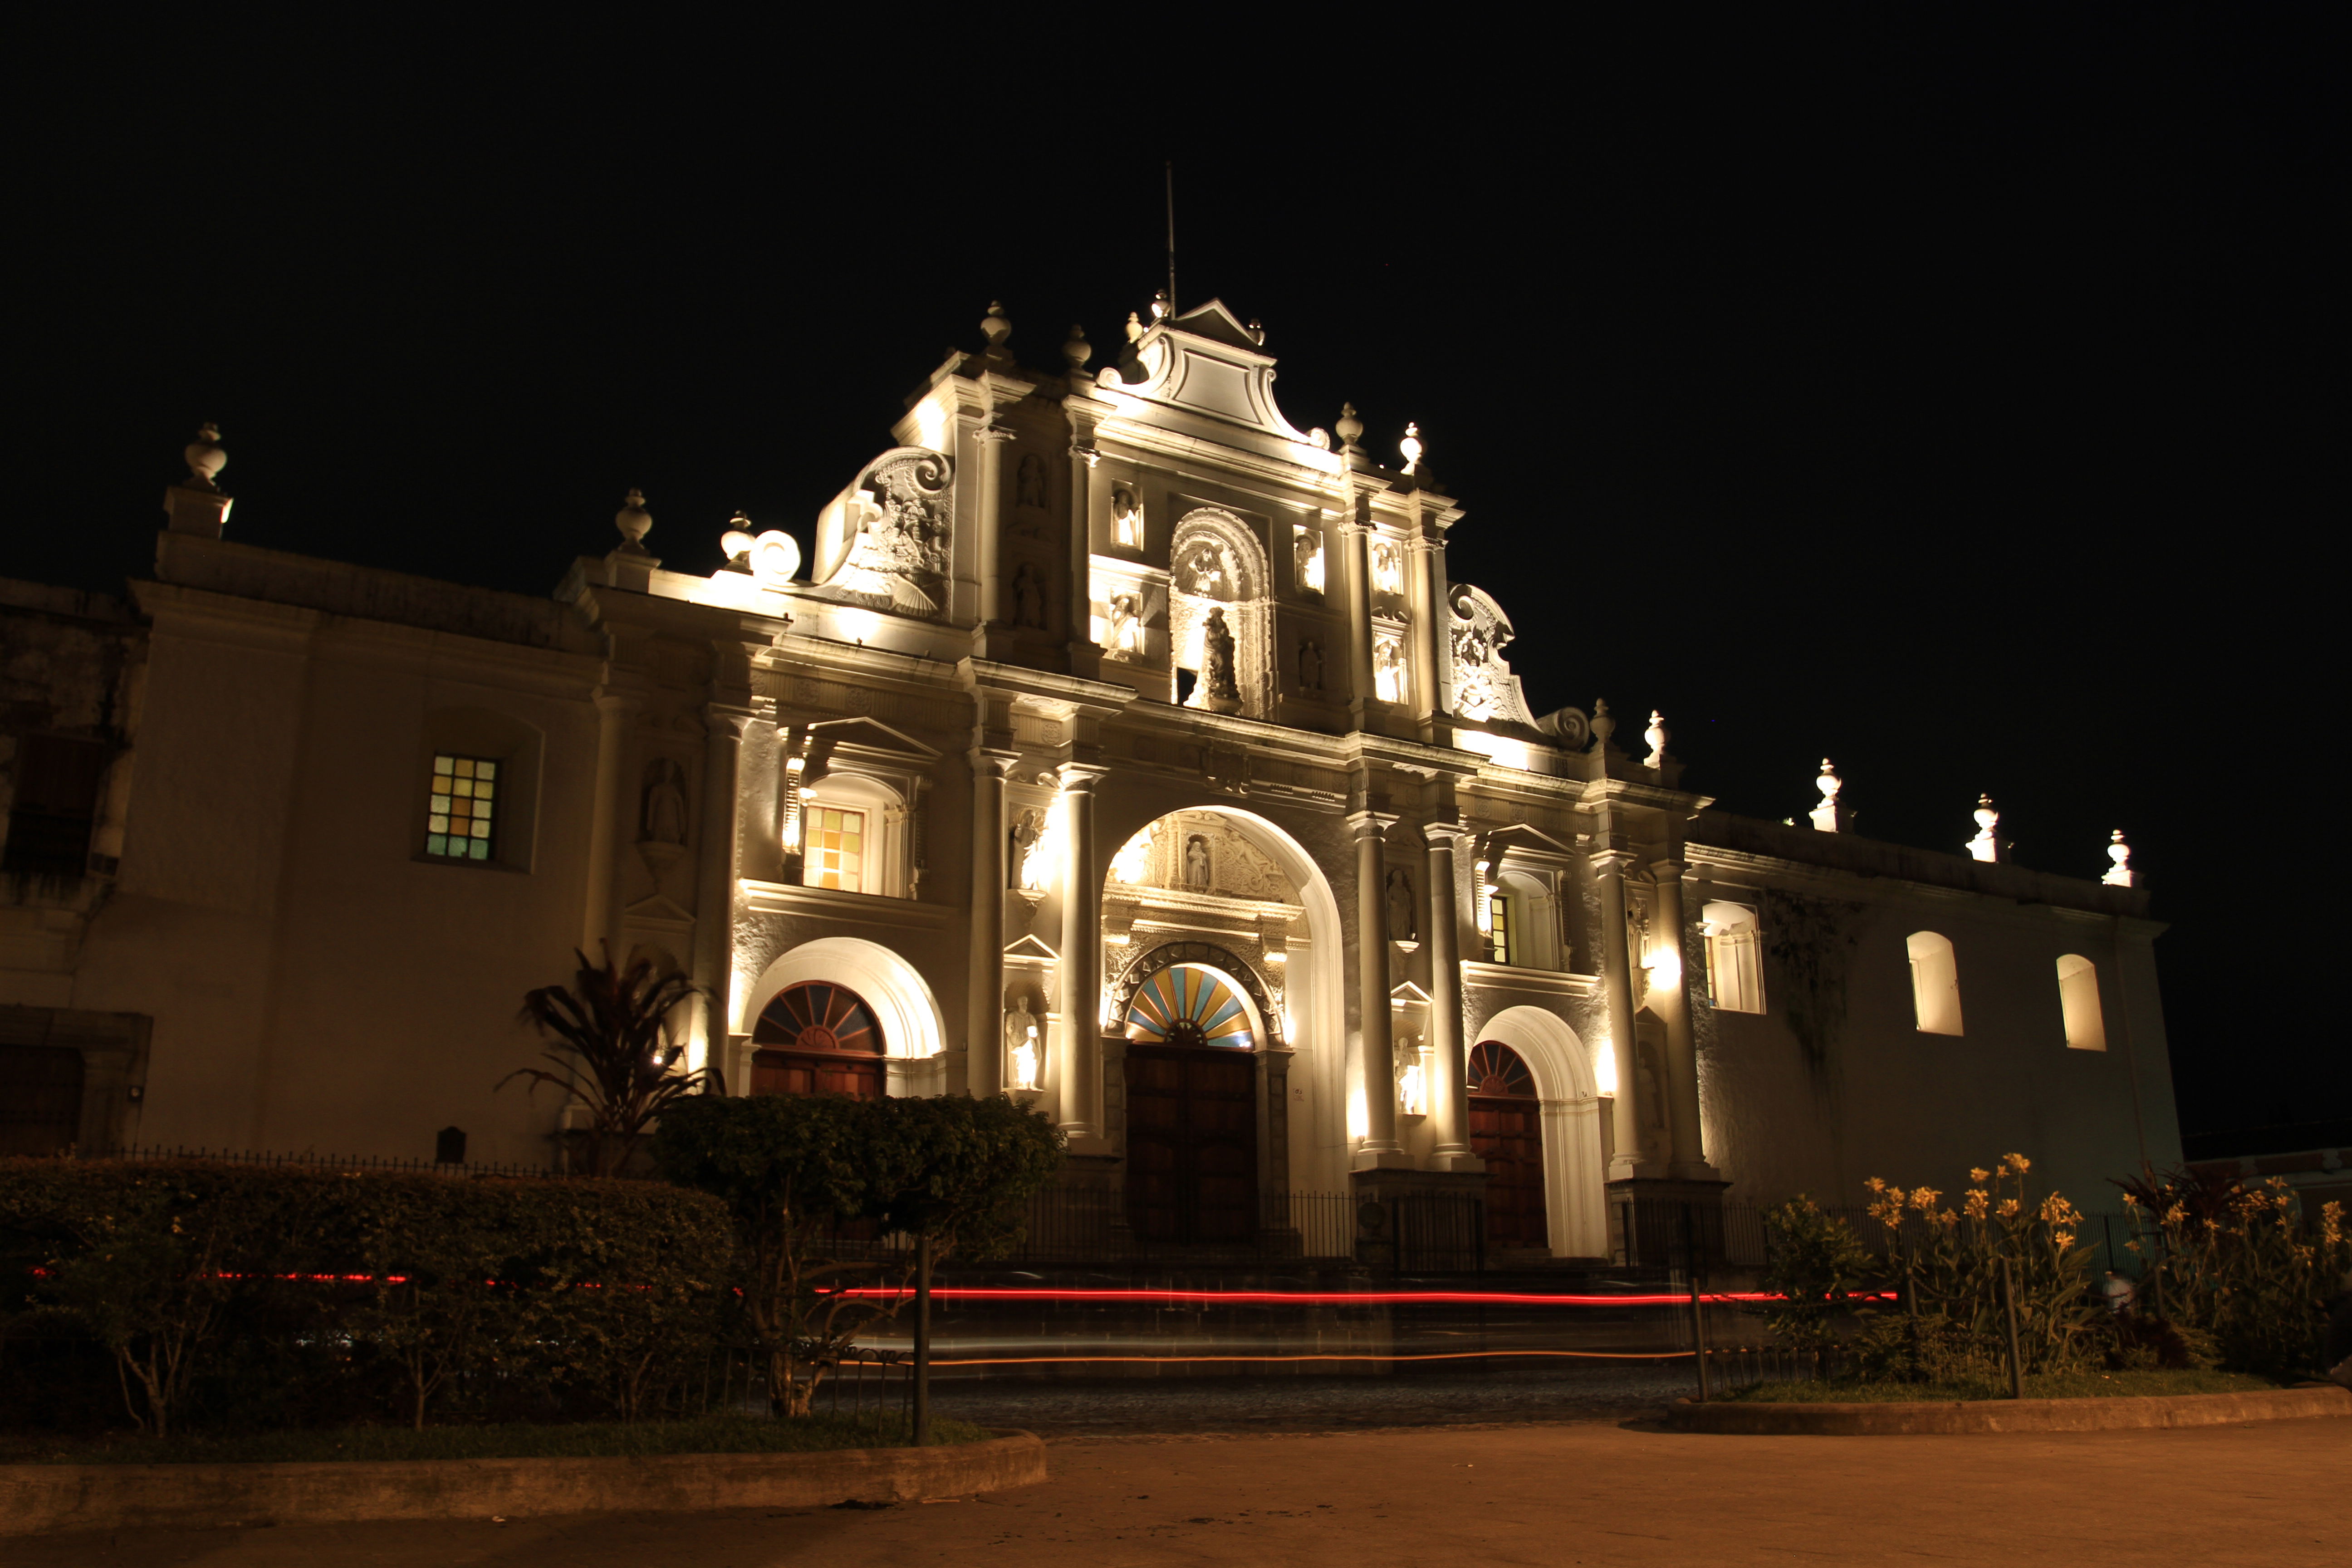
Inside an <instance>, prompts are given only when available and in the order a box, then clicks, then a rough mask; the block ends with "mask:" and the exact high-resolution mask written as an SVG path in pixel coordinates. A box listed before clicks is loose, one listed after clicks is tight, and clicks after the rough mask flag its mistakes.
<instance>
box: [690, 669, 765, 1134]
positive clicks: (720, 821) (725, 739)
mask: <svg viewBox="0 0 2352 1568" xmlns="http://www.w3.org/2000/svg"><path fill="white" fill-rule="evenodd" d="M750 722H751V714H750V713H748V712H746V711H745V710H742V709H740V708H721V707H719V706H717V705H716V704H714V705H713V706H711V707H710V708H709V709H708V710H705V712H704V714H703V732H704V735H705V740H704V743H703V753H702V838H701V840H700V849H701V856H700V858H699V860H698V863H697V866H696V869H695V875H694V976H693V978H694V984H695V988H696V989H697V990H698V991H700V992H701V993H702V1000H701V1005H700V1007H699V1008H698V1013H699V1015H700V1023H701V1029H702V1063H701V1065H703V1066H705V1067H715V1068H718V1069H719V1076H720V1077H721V1078H722V1079H726V1080H727V1087H728V1088H729V1089H730V1091H732V1092H734V1093H737V1094H740V1093H742V1092H743V1090H744V1089H746V1088H748V1087H749V1086H748V1085H742V1084H738V1083H736V1082H735V1081H734V1073H735V1064H734V1063H732V1062H730V1061H729V1060H727V1059H726V1056H727V1026H728V1025H729V1023H730V1022H731V1019H730V1017H729V1015H728V1002H729V994H730V989H731V987H732V984H733V981H734V970H735V868H736V863H737V862H736V854H737V847H736V826H735V803H736V800H737V798H738V787H739V780H740V776H741V763H742V757H743V727H744V726H745V725H747V724H749V723H750Z"/></svg>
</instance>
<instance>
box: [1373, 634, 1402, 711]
mask: <svg viewBox="0 0 2352 1568" xmlns="http://www.w3.org/2000/svg"><path fill="white" fill-rule="evenodd" d="M1372 695H1373V696H1375V697H1377V698H1379V699H1380V700H1381V701H1383V702H1402V701H1403V700H1404V649H1403V648H1402V647H1400V646H1398V643H1397V639H1396V638H1394V637H1378V638H1375V639H1374V640H1373V642H1372Z"/></svg>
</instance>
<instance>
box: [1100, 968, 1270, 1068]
mask: <svg viewBox="0 0 2352 1568" xmlns="http://www.w3.org/2000/svg"><path fill="white" fill-rule="evenodd" d="M1127 1037H1128V1038H1129V1039H1130V1040H1134V1041H1137V1042H1139V1044H1143V1045H1152V1046H1230V1047H1234V1048H1235V1049H1238V1050H1244V1051H1248V1050H1255V1049H1256V1048H1257V1038H1256V1037H1255V1035H1254V1034H1252V1033H1251V1030H1250V1012H1249V1006H1248V1005H1247V1004H1246V1003H1244V1001H1243V1000H1242V994H1241V991H1240V990H1239V988H1238V987H1236V986H1235V985H1234V983H1233V982H1232V981H1230V980H1228V979H1226V978H1225V977H1224V976H1223V975H1222V974H1220V973H1217V972H1216V971H1215V970H1213V969H1208V968H1204V967H1202V966H1201V965H1199V964H1196V963H1175V964H1171V965H1169V967H1167V968H1166V969H1163V970H1161V971H1160V973H1157V974H1155V975H1153V976H1152V977H1151V978H1150V979H1149V980H1147V981H1145V982H1144V983H1143V984H1140V985H1139V986H1137V987H1136V989H1135V994H1134V995H1133V996H1131V997H1129V999H1128V1004H1127Z"/></svg>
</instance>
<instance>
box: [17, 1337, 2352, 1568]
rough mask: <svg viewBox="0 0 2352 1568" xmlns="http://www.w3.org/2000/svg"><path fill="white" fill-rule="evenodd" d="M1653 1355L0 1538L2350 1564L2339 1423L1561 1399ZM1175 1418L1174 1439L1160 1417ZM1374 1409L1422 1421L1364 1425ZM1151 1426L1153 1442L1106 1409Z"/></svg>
mask: <svg viewBox="0 0 2352 1568" xmlns="http://www.w3.org/2000/svg"><path fill="white" fill-rule="evenodd" d="M1643 1375H1650V1376H1654V1375H1655V1374H1653V1373H1615V1374H1613V1375H1612V1377H1611V1378H1601V1379H1596V1378H1592V1377H1589V1376H1588V1377H1584V1378H1578V1379H1571V1378H1555V1379H1550V1380H1546V1379H1542V1378H1529V1379H1525V1380H1514V1381H1515V1383H1517V1384H1520V1385H1519V1386H1512V1387H1509V1388H1507V1390H1506V1391H1505V1392H1504V1393H1503V1394H1500V1395H1497V1394H1495V1393H1494V1392H1493V1391H1492V1390H1491V1389H1489V1390H1487V1391H1486V1393H1485V1394H1483V1395H1482V1394H1481V1393H1480V1391H1479V1389H1477V1388H1475V1387H1468V1386H1465V1384H1468V1383H1469V1382H1470V1380H1466V1379H1447V1380H1426V1381H1405V1380H1400V1381H1399V1382H1396V1383H1390V1384H1370V1383H1367V1384H1353V1385H1343V1384H1339V1380H1333V1381H1332V1382H1330V1383H1324V1382H1321V1381H1320V1380H1318V1381H1317V1382H1315V1383H1311V1384H1310V1383H1307V1382H1306V1381H1303V1380H1302V1381H1299V1382H1296V1383H1292V1382H1288V1381H1287V1380H1286V1382H1285V1384H1282V1385H1277V1386H1271V1387H1270V1386H1268V1385H1267V1384H1224V1385H1214V1384H1212V1385H1207V1386H1206V1387H1205V1388H1204V1387H1203V1385H1201V1384H1193V1385H1190V1386H1189V1387H1188V1386H1184V1385H1175V1386H1172V1387H1171V1385H1168V1384H1154V1385H1143V1386H1130V1387H1127V1388H1124V1389H1122V1388H1119V1387H1117V1386H1114V1387H1111V1388H1109V1389H1107V1390H1106V1389H1102V1388H1101V1387H1100V1386H1099V1385H1095V1386H1092V1387H1087V1388H1076V1389H1074V1388H1061V1389H1052V1390H1034V1389H1032V1390H1024V1389H1017V1388H1016V1389H1010V1390H1008V1389H1005V1388H1003V1387H1002V1386H1001V1385H1000V1386H998V1387H995V1388H987V1387H982V1388H974V1389H959V1390H950V1391H949V1398H948V1401H947V1403H948V1405H949V1407H950V1408H951V1409H953V1410H954V1411H955V1413H957V1414H959V1415H967V1416H987V1417H988V1418H991V1419H994V1418H996V1413H999V1412H1013V1411H1018V1410H1021V1409H1023V1408H1024V1407H1025V1408H1026V1409H1027V1410H1029V1411H1030V1412H1031V1413H1032V1415H1034V1416H1035V1417H1036V1418H1037V1422H1038V1425H1040V1426H1045V1427H1046V1428H1047V1429H1049V1430H1058V1431H1059V1432H1061V1433H1062V1434H1064V1435H1062V1436H1058V1437H1056V1438H1055V1441H1054V1442H1053V1445H1052V1451H1051V1463H1052V1466H1053V1477H1052V1479H1050V1480H1048V1481H1046V1482H1045V1484H1043V1485H1041V1486H1036V1487H1028V1488H1024V1489H1019V1490H1016V1491H1009V1492H1001V1493H997V1494H993V1495H992V1496H989V1497H986V1498H981V1499H940V1500H932V1501H929V1502H924V1503H917V1504H903V1505H899V1506H896V1507H889V1508H878V1509H872V1510H859V1509H824V1510H790V1511H783V1512H767V1511H762V1510H743V1511H737V1512H728V1513H714V1514H702V1515H692V1516H655V1515H629V1514H613V1515H600V1516H587V1517H583V1516H574V1517H570V1518H552V1519H517V1520H513V1521H509V1522H507V1523H493V1522H491V1521H487V1520H467V1521H448V1522H442V1523H431V1524H378V1525H338V1526H282V1527H279V1528H276V1529H258V1530H257V1529H246V1530H223V1531H202V1532H172V1531H122V1532H120V1533H119V1534H114V1535H107V1534H95V1535H79V1536H71V1537H54V1538H49V1539H47V1540H41V1541H5V1540H0V1564H5V1565H6V1568H19V1565H21V1568H65V1565H67V1564H72V1565H75V1568H79V1565H82V1564H89V1565H93V1568H101V1565H102V1568H116V1565H121V1568H150V1565H161V1564H165V1563H196V1564H205V1565H216V1568H232V1565H234V1568H294V1565H297V1564H314V1563H332V1564H345V1563H348V1564H353V1565H355V1568H357V1565H381V1568H426V1565H428V1564H429V1565H432V1568H443V1565H457V1568H474V1565H481V1568H541V1565H545V1568H596V1565H600V1564H605V1563H614V1564H627V1565H628V1568H764V1565H768V1564H781V1563H793V1564H799V1563H824V1564H826V1565H828V1568H832V1565H835V1564H838V1565H841V1568H858V1565H863V1564H877V1565H880V1564H891V1565H898V1564H906V1563H1013V1564H1017V1565H1018V1568H1052V1565H1057V1564H1077V1565H1083V1568H1119V1565H1122V1564H1161V1563H1170V1564H1192V1563H1234V1564H1250V1565H1253V1568H1255V1565H1259V1564H1280V1565H1290V1564H1297V1565H1299V1568H1322V1565H1325V1564H1330V1565H1333V1568H1342V1565H1344V1568H1363V1565H1364V1564H1366V1563H1379V1564H1381V1568H1418V1565H1423V1564H1426V1565H1431V1568H1436V1565H1441V1564H1442V1565H1445V1568H1454V1565H1458V1564H1486V1563H1496V1564H1506V1563H1507V1564H1519V1563H1529V1564H1575V1563H1593V1564H1602V1563H1606V1564H1610V1565H1611V1568H1620V1565H1623V1564H1652V1563H1675V1564H1683V1563H1703V1564H1706V1565H1708V1568H1717V1565H1720V1564H1727V1563H1790V1562H1802V1561H1807V1560H1813V1561H1829V1560H1836V1561H1839V1562H1841V1563H1917V1562H1939V1563H2000V1564H2040V1563H2051V1564H2065V1565H2066V1568H2080V1565H2081V1564H2083V1563H2104V1562H2124V1563H2150V1564H2158V1563H2160V1564H2174V1563H2184V1564H2186V1563H2231V1564H2269V1563H2326V1564H2330V1565H2333V1564H2337V1563H2342V1562H2344V1561H2345V1560H2346V1542H2347V1535H2346V1527H2345V1524H2344V1519H2343V1511H2342V1499H2341V1495H2340V1494H2341V1493H2342V1491H2343V1488H2344V1482H2345V1478H2346V1477H2347V1476H2352V1420H2323V1421H2299V1422H2273V1423H2266V1424H2263V1425H2259V1426H2231V1427H2206V1428H2199V1429H2193V1430H2189V1431H2182V1432H2116V1433H2089V1434H2067V1435H2058V1436H1981V1437H1895V1438H1852V1437H1716V1436H1685V1435H1681V1434H1676V1433H1670V1432H1665V1431H1663V1430H1660V1429H1658V1428H1657V1427H1656V1426H1655V1425H1654V1423H1650V1422H1645V1421H1626V1420H1623V1419H1607V1418H1598V1417H1588V1418H1584V1419H1578V1418H1576V1411H1577V1410H1578V1409H1579V1408H1584V1409H1597V1408H1599V1407H1600V1406H1601V1405H1602V1404H1604V1403H1606V1402H1607V1401H1609V1400H1612V1399H1616V1400H1623V1399H1627V1398H1629V1397H1632V1396H1633V1395H1634V1394H1636V1393H1638V1392H1639V1390H1638V1388H1637V1387H1636V1386H1635V1385H1636V1384H1638V1380H1639V1378H1640V1377H1641V1376H1643ZM1481 1381H1482V1382H1483V1381H1484V1380H1481ZM1612 1382H1613V1383H1614V1384H1617V1385H1618V1386H1616V1387H1613V1388H1612V1387H1608V1386H1603V1385H1604V1384H1610V1383H1612ZM1548 1383H1549V1384H1550V1386H1546V1385H1547V1384H1548ZM1383 1391H1384V1392H1383ZM1675 1391H1678V1390H1675ZM1170 1394H1176V1395H1181V1398H1174V1399H1171V1398H1170V1397H1168V1396H1169V1395H1170ZM1522 1401H1524V1402H1527V1403H1528V1404H1529V1405H1536V1404H1539V1403H1541V1402H1545V1401H1549V1402H1550V1403H1549V1406H1548V1407H1547V1409H1548V1414H1549V1417H1550V1418H1549V1419H1546V1420H1530V1419H1528V1416H1527V1415H1517V1416H1516V1417H1514V1416H1513V1415H1512V1411H1513V1409H1514V1408H1515V1407H1516V1406H1517V1405H1518V1404H1519V1403H1520V1402H1522ZM1155 1402H1156V1403H1155ZM1187 1411H1189V1412H1190V1413H1191V1415H1192V1418H1193V1422H1194V1427H1193V1429H1192V1430H1188V1431H1185V1432H1183V1433H1182V1434H1181V1435H1166V1428H1167V1427H1168V1426H1170V1425H1171V1423H1172V1422H1173V1421H1174V1420H1175V1419H1176V1418H1177V1417H1178V1416H1179V1415H1181V1414H1183V1413H1185V1412H1187ZM1383 1415H1385V1416H1386V1418H1387V1419H1388V1420H1390V1421H1392V1422H1393V1421H1397V1420H1402V1419H1411V1420H1414V1421H1416V1422H1418V1423H1420V1424H1417V1425H1412V1426H1396V1425H1391V1426H1373V1425H1372V1423H1374V1422H1375V1421H1377V1420H1380V1419H1381V1418H1382V1416H1383ZM1153 1420H1158V1421H1159V1422H1160V1426H1161V1428H1162V1432H1161V1433H1160V1434H1152V1433H1149V1432H1143V1431H1137V1430H1131V1429H1130V1430H1124V1431H1122V1430H1118V1429H1117V1428H1118V1427H1119V1426H1121V1425H1122V1424H1125V1425H1127V1426H1130V1427H1131V1426H1133V1425H1134V1424H1136V1423H1146V1422H1150V1421H1153ZM1318 1423H1319V1424H1320V1425H1319V1426H1318Z"/></svg>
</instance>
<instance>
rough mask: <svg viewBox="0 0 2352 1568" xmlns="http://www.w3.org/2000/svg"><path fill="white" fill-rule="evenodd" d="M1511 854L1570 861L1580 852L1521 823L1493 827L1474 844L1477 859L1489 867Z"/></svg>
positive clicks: (1538, 829) (1535, 828)
mask: <svg viewBox="0 0 2352 1568" xmlns="http://www.w3.org/2000/svg"><path fill="white" fill-rule="evenodd" d="M1514 851H1517V852H1518V853H1520V854H1528V855H1538V856H1541V857H1543V858H1546V859H1561V858H1574V857H1576V856H1578V855H1579V853H1580V851H1579V850H1578V849H1577V848H1576V847H1575V846H1574V845H1572V844H1563V843H1561V842H1560V841H1559V839H1557V838H1554V837H1552V836H1551V835H1550V834H1549V833H1546V832H1545V831H1544V830H1543V829H1542V828H1540V827H1530V826H1528V824H1526V823H1524V822H1515V823H1513V824H1512V825H1511V826H1508V827H1498V828H1496V829H1495V830H1494V831H1493V832H1492V833H1489V834H1487V835H1486V837H1484V838H1483V839H1481V840H1480V841H1479V845H1478V858H1480V859H1482V860H1484V861H1486V863H1487V864H1488V865H1490V866H1491V865H1496V864H1499V863H1500V862H1501V860H1502V858H1503V857H1504V856H1506V855H1508V854H1511V853H1513V852H1514Z"/></svg>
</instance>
